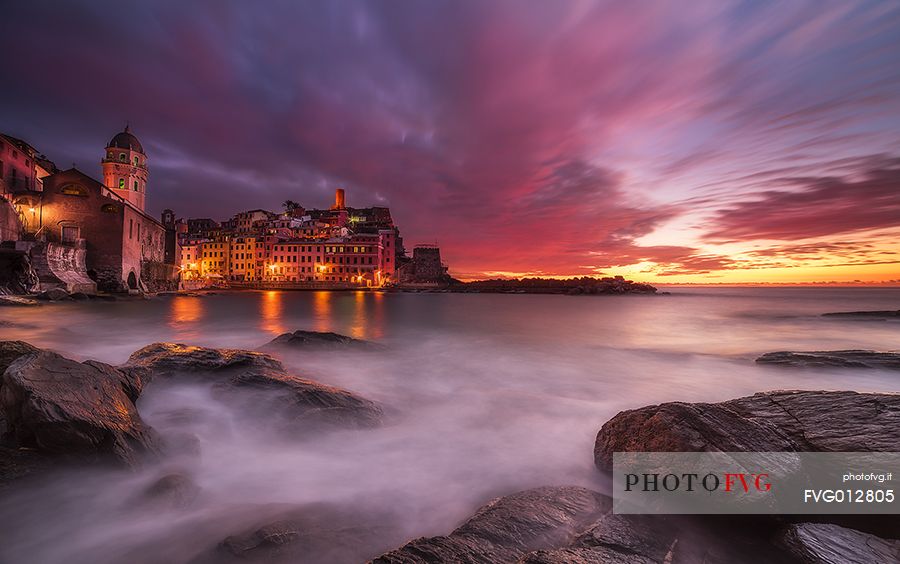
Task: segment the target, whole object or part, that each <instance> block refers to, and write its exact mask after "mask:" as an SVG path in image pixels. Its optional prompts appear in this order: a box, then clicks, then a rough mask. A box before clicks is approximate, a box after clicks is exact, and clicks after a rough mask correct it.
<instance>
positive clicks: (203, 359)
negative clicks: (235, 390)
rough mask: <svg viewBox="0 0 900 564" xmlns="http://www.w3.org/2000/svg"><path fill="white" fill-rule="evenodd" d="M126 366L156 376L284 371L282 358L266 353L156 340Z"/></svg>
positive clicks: (137, 353) (139, 351)
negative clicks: (157, 341)
mask: <svg viewBox="0 0 900 564" xmlns="http://www.w3.org/2000/svg"><path fill="white" fill-rule="evenodd" d="M126 366H129V367H134V368H141V369H145V370H147V371H149V373H150V374H151V375H152V377H154V378H158V377H166V376H176V375H177V376H183V375H185V374H196V375H206V376H211V377H217V376H221V375H222V374H225V373H227V374H238V373H256V374H265V373H284V371H285V370H284V366H283V365H282V364H281V362H280V361H278V360H277V359H275V358H274V357H272V356H269V355H267V354H264V353H259V352H253V351H245V350H240V349H209V348H204V347H193V346H188V345H182V344H176V343H153V344H152V345H147V346H146V347H144V348H142V349H140V350H137V351H135V352H134V353H132V355H131V356H130V357H129V358H128V363H127V364H126Z"/></svg>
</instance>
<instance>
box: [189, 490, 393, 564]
mask: <svg viewBox="0 0 900 564" xmlns="http://www.w3.org/2000/svg"><path fill="white" fill-rule="evenodd" d="M260 511H265V508H261V509H260ZM270 515H271V514H270ZM381 523H383V518H382V517H381V516H374V515H369V514H365V513H364V512H363V513H360V512H348V511H343V510H339V509H337V508H334V507H331V506H327V505H324V504H312V505H308V506H303V507H299V508H297V509H293V510H290V511H281V512H279V513H278V514H275V515H271V516H270V517H269V518H268V519H266V520H264V521H262V522H258V523H256V524H253V525H251V526H249V527H247V529H246V530H244V531H242V532H238V533H235V534H232V535H230V536H228V537H227V538H225V539H224V540H223V541H222V542H220V543H219V544H218V545H217V546H216V547H215V548H213V549H212V550H210V551H208V552H207V553H205V554H203V555H201V556H199V557H198V558H195V559H194V560H193V561H192V562H191V564H213V563H215V564H222V563H227V562H259V563H263V562H265V563H267V564H271V563H291V564H295V563H309V564H315V563H319V562H362V561H365V559H366V558H369V557H371V553H367V551H369V550H371V548H370V547H372V546H376V547H377V546H384V542H385V541H384V538H385V536H388V535H389V534H390V533H389V532H388V530H387V528H386V527H384V526H383V525H382V524H381Z"/></svg>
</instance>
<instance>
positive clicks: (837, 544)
mask: <svg viewBox="0 0 900 564" xmlns="http://www.w3.org/2000/svg"><path fill="white" fill-rule="evenodd" d="M884 517H885V518H888V516H887V515H885V516H884ZM780 544H782V545H783V546H784V547H785V548H786V549H787V550H788V552H789V553H790V555H791V556H792V557H793V558H794V559H795V561H796V562H801V563H803V564H846V563H854V564H868V563H870V562H872V563H874V562H900V540H888V539H882V538H879V537H876V536H875V535H870V534H868V533H863V532H860V531H856V530H854V529H847V528H845V527H840V526H838V525H832V524H828V523H799V524H795V525H790V526H789V527H788V528H787V529H786V530H785V531H784V533H783V535H782V537H781V538H780Z"/></svg>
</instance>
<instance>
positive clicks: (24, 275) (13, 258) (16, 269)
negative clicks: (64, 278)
mask: <svg viewBox="0 0 900 564" xmlns="http://www.w3.org/2000/svg"><path fill="white" fill-rule="evenodd" d="M6 203H7V202H5V201H4V202H0V207H4V206H5V205H6ZM38 284H39V280H38V275H37V273H36V272H35V271H34V268H33V267H32V265H31V260H30V259H29V258H28V254H27V253H25V252H23V251H16V250H14V249H6V248H0V294H27V293H29V292H33V291H35V290H36V288H37V287H38Z"/></svg>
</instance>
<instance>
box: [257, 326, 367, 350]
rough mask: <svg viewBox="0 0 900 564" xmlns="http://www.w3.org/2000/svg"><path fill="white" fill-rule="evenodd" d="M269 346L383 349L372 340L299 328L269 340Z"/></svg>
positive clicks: (266, 346)
mask: <svg viewBox="0 0 900 564" xmlns="http://www.w3.org/2000/svg"><path fill="white" fill-rule="evenodd" d="M268 347H291V348H302V349H346V348H349V349H358V350H381V349H382V348H383V346H382V345H380V344H378V343H373V342H371V341H364V340H361V339H354V338H353V337H348V336H346V335H341V334H338V333H331V332H320V331H303V330H298V331H294V332H293V333H282V334H281V335H279V336H277V337H275V338H274V339H272V340H271V341H269V342H268V343H267V344H266V345H264V348H268Z"/></svg>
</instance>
